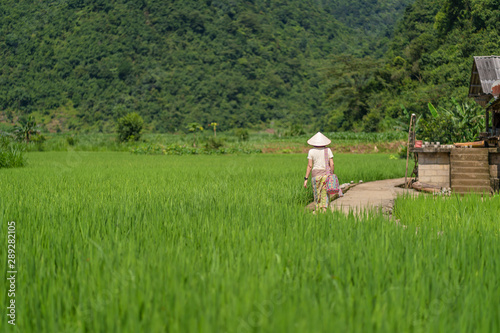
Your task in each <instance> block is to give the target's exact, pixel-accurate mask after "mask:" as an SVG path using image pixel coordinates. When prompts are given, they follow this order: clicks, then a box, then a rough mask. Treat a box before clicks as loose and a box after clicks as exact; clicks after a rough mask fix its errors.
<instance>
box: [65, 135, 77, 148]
mask: <svg viewBox="0 0 500 333" xmlns="http://www.w3.org/2000/svg"><path fill="white" fill-rule="evenodd" d="M66 142H67V143H68V145H70V146H74V145H76V143H77V140H76V139H75V138H74V137H72V136H68V137H66Z"/></svg>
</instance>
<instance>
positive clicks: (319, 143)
mask: <svg viewBox="0 0 500 333" xmlns="http://www.w3.org/2000/svg"><path fill="white" fill-rule="evenodd" d="M307 143H308V144H310V145H311V146H315V147H323V146H327V145H329V144H330V143H332V141H331V140H330V139H328V138H327V137H326V136H324V135H323V133H321V132H318V133H316V134H314V136H313V137H312V138H310V139H309V140H307Z"/></svg>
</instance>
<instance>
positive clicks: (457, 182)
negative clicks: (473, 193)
mask: <svg viewBox="0 0 500 333" xmlns="http://www.w3.org/2000/svg"><path fill="white" fill-rule="evenodd" d="M456 186H471V187H474V186H484V187H487V186H490V180H489V179H452V180H451V188H455V187H456Z"/></svg>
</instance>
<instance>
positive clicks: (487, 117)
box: [484, 109, 490, 136]
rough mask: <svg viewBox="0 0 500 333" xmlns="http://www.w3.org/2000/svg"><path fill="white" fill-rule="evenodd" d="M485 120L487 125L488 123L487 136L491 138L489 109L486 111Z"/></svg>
mask: <svg viewBox="0 0 500 333" xmlns="http://www.w3.org/2000/svg"><path fill="white" fill-rule="evenodd" d="M484 119H485V120H486V121H485V123H486V126H485V128H486V129H485V130H484V131H485V132H486V133H487V134H486V135H487V136H489V127H490V124H489V123H490V110H489V109H486V117H484Z"/></svg>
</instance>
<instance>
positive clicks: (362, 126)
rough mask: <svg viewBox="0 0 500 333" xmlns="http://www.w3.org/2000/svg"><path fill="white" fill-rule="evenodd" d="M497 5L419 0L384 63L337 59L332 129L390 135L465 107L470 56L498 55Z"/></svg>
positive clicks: (330, 116) (466, 0)
mask: <svg viewBox="0 0 500 333" xmlns="http://www.w3.org/2000/svg"><path fill="white" fill-rule="evenodd" d="M499 32H500V1H499V0H491V1H482V0H438V1H436V0H416V1H415V2H414V3H413V4H411V5H409V6H408V7H407V8H406V10H405V13H404V17H403V19H402V20H401V21H400V22H399V23H398V25H397V27H396V29H395V32H394V37H393V38H392V40H391V42H390V45H389V50H388V52H387V53H386V55H385V57H384V58H383V59H382V60H380V59H379V60H375V59H372V58H369V57H365V58H363V59H358V60H356V61H355V62H352V61H345V60H344V61H342V59H340V60H339V61H338V62H337V63H336V65H335V66H333V69H332V71H331V73H330V76H331V86H330V92H329V94H328V96H329V101H330V105H331V109H332V111H331V112H330V113H329V114H328V115H327V116H326V117H325V121H326V123H328V128H330V129H339V128H340V129H352V128H354V129H358V130H367V131H370V130H380V129H384V128H392V127H393V126H394V125H395V124H396V121H395V119H397V118H398V117H401V116H403V113H404V112H405V111H404V110H406V112H407V114H410V113H416V114H418V115H423V116H424V117H425V116H426V115H427V114H428V109H427V104H428V102H431V103H433V104H434V105H437V106H440V107H443V108H450V107H452V106H453V99H455V100H456V101H458V102H459V103H464V102H469V103H471V104H473V101H470V100H468V98H467V93H468V85H469V80H470V75H471V69H472V61H473V58H472V57H473V56H475V55H483V56H484V55H499V54H500V36H499Z"/></svg>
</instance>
